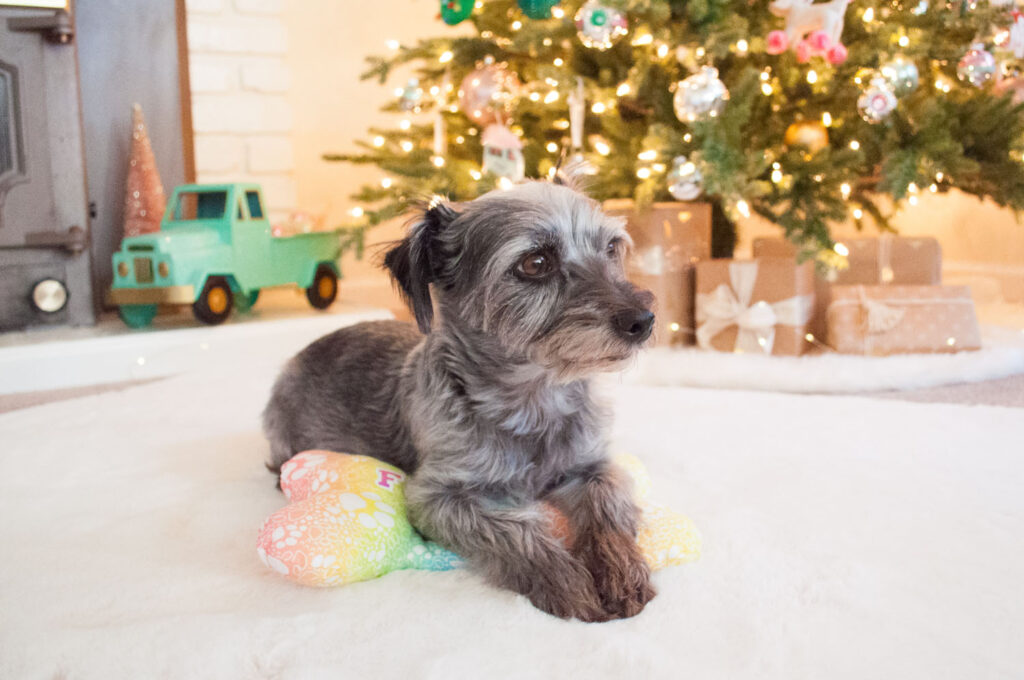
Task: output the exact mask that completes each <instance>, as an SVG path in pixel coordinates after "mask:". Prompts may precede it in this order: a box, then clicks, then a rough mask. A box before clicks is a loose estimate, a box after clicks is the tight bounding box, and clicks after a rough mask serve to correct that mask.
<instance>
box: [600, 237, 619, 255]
mask: <svg viewBox="0 0 1024 680" xmlns="http://www.w3.org/2000/svg"><path fill="white" fill-rule="evenodd" d="M620 243H622V239H621V238H613V239H612V240H611V241H609V242H608V245H607V246H605V249H604V252H605V254H606V255H607V256H608V257H618V255H619V244H620Z"/></svg>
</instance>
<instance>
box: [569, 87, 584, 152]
mask: <svg viewBox="0 0 1024 680" xmlns="http://www.w3.org/2000/svg"><path fill="white" fill-rule="evenodd" d="M568 100H569V137H570V139H571V140H572V150H573V151H580V150H582V149H583V120H584V118H585V117H586V114H587V111H586V108H587V100H586V96H585V95H584V94H583V78H576V89H575V90H573V91H572V92H570V93H569V97H568Z"/></svg>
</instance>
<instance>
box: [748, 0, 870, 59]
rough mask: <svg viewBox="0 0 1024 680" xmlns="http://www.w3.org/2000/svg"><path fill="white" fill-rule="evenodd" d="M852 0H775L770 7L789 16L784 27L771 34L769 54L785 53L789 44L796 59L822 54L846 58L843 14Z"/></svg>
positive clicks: (828, 57)
mask: <svg viewBox="0 0 1024 680" xmlns="http://www.w3.org/2000/svg"><path fill="white" fill-rule="evenodd" d="M849 4H850V0H831V2H822V3H819V4H813V0H774V1H773V2H772V3H771V5H769V7H768V9H769V11H770V12H771V13H772V14H774V15H775V16H777V17H783V18H784V19H785V20H786V30H785V31H772V32H771V33H769V34H768V47H767V49H766V51H767V52H768V54H782V53H783V52H785V51H786V50H787V49H789V48H790V47H793V49H794V51H796V58H797V61H799V62H800V63H804V62H806V61H807V60H808V59H810V58H811V57H813V56H817V55H822V56H824V57H825V58H826V59H828V60H829V62H830V63H833V64H841V63H843V62H844V61H846V47H844V46H843V43H842V35H843V15H845V14H846V7H847V6H848V5H849Z"/></svg>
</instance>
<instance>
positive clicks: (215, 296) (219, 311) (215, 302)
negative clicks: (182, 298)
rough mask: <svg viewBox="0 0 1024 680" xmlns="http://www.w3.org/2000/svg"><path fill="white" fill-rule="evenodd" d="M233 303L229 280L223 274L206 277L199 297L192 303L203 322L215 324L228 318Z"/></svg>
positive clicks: (196, 314) (197, 316)
mask: <svg viewBox="0 0 1024 680" xmlns="http://www.w3.org/2000/svg"><path fill="white" fill-rule="evenodd" d="M233 305H234V296H233V295H232V294H231V286H230V285H228V282H227V280H226V279H224V277H222V276H211V277H210V278H208V279H206V285H205V286H203V292H201V293H200V294H199V299H198V300H196V301H195V302H194V303H192V313H193V314H194V315H195V317H196V318H197V319H199V320H200V321H202V322H203V323H208V324H210V325H215V324H218V323H222V322H223V321H224V320H225V319H226V318H228V316H229V315H230V314H231V307H232V306H233Z"/></svg>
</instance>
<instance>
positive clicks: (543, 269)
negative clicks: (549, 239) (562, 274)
mask: <svg viewBox="0 0 1024 680" xmlns="http://www.w3.org/2000/svg"><path fill="white" fill-rule="evenodd" d="M553 269H554V263H553V262H552V259H551V256H550V255H547V254H545V253H530V254H529V255H527V256H526V257H524V258H523V259H522V260H520V261H519V273H520V274H522V275H523V276H527V277H530V278H539V277H541V276H547V275H548V274H550V273H551V271H552V270H553Z"/></svg>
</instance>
